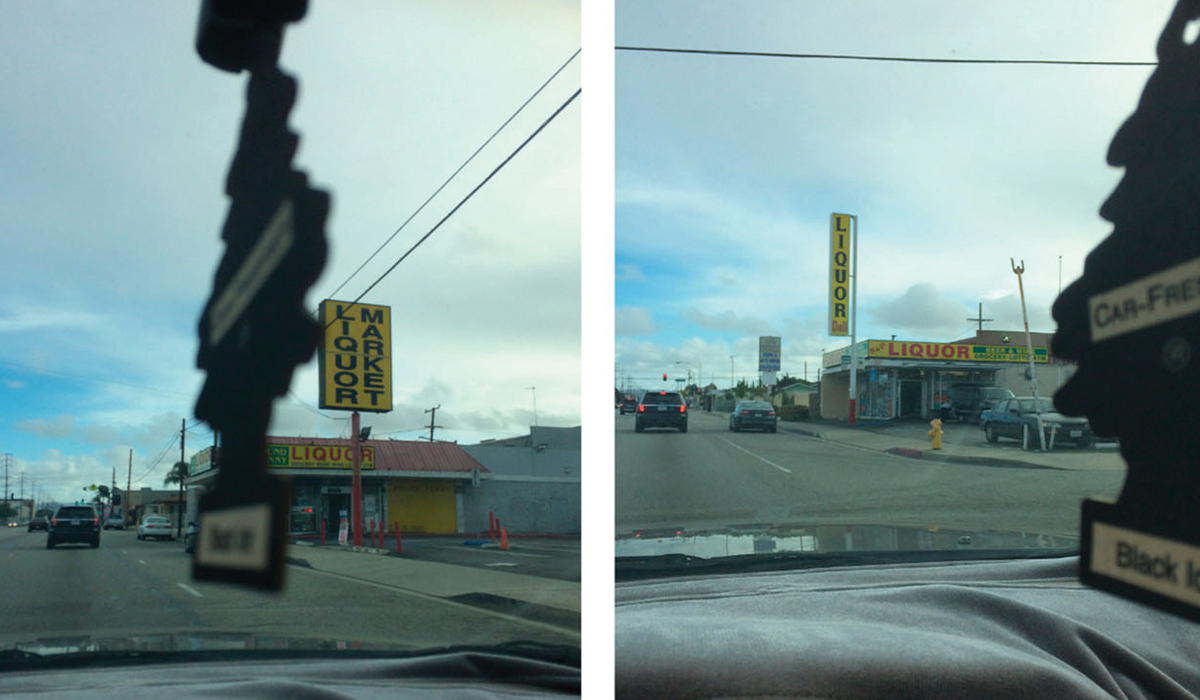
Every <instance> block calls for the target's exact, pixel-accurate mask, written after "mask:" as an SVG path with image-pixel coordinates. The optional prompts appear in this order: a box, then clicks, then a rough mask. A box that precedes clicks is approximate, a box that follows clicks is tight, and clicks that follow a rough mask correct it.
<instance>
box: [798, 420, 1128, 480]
mask: <svg viewBox="0 0 1200 700" xmlns="http://www.w3.org/2000/svg"><path fill="white" fill-rule="evenodd" d="M779 430H780V431H781V432H790V433H797V434H800V435H808V436H811V437H816V438H820V439H822V440H829V441H831V442H837V443H841V444H844V445H851V446H854V447H859V448H863V449H868V450H875V451H878V452H887V453H890V454H897V455H901V456H904V457H911V458H915V459H926V460H936V461H941V462H955V463H958V464H975V465H982V466H995V467H1011V468H1024V469H1062V470H1068V471H1124V470H1125V460H1124V459H1122V458H1121V453H1120V451H1119V450H1118V449H1117V446H1116V444H1115V443H1097V445H1096V446H1095V447H1091V448H1078V447H1075V446H1073V445H1065V446H1056V447H1055V448H1054V449H1053V450H1049V451H1046V452H1041V451H1040V450H1039V449H1038V448H1037V446H1036V444H1035V447H1034V449H1030V450H1024V449H1022V448H1021V443H1020V442H1018V441H1015V440H1007V439H1004V438H1001V440H1000V441H999V442H997V443H989V442H988V441H987V439H986V438H985V437H984V435H983V431H982V430H980V429H979V426H977V425H969V424H963V423H951V424H950V425H948V426H945V427H944V431H945V434H944V435H943V437H942V449H940V450H934V449H932V441H931V440H930V439H929V437H928V436H927V435H926V433H927V432H928V431H929V424H928V423H924V422H920V421H889V422H886V423H879V422H871V423H860V424H859V425H857V426H855V427H853V428H851V427H850V426H849V424H848V423H847V422H846V421H832V420H815V421H797V422H791V421H780V423H779Z"/></svg>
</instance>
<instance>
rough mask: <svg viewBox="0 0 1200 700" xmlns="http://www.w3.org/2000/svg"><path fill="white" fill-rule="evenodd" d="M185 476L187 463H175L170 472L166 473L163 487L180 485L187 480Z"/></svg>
mask: <svg viewBox="0 0 1200 700" xmlns="http://www.w3.org/2000/svg"><path fill="white" fill-rule="evenodd" d="M187 475H188V464H187V462H176V463H175V466H173V467H171V471H169V472H167V476H166V478H165V479H163V486H170V485H171V484H180V485H182V484H183V480H184V479H185V478H187Z"/></svg>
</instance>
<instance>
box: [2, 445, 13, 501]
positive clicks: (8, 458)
mask: <svg viewBox="0 0 1200 700" xmlns="http://www.w3.org/2000/svg"><path fill="white" fill-rule="evenodd" d="M10 464H12V455H11V454H9V453H7V452H5V453H4V502H5V503H8V467H9V465H10Z"/></svg>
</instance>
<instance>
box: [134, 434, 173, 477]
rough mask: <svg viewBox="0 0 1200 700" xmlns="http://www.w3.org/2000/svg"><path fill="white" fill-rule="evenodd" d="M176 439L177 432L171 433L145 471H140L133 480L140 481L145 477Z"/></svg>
mask: <svg viewBox="0 0 1200 700" xmlns="http://www.w3.org/2000/svg"><path fill="white" fill-rule="evenodd" d="M178 439H179V433H172V434H171V439H170V440H168V441H167V444H166V445H163V448H162V449H161V450H159V451H158V456H157V457H155V458H154V461H153V462H151V463H150V466H149V467H147V468H146V471H144V472H142V475H141V476H139V477H138V478H137V479H135V481H141V480H142V479H145V478H146V477H147V476H148V475H149V474H150V472H152V471H154V468H155V467H157V466H158V463H159V462H161V461H162V459H163V457H165V456H166V454H167V450H169V449H171V448H172V447H174V446H175V441H176V440H178Z"/></svg>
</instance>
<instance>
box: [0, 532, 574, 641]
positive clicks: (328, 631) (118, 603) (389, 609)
mask: <svg viewBox="0 0 1200 700" xmlns="http://www.w3.org/2000/svg"><path fill="white" fill-rule="evenodd" d="M45 543H46V535H45V533H41V532H33V533H27V532H26V531H25V530H24V529H22V528H3V529H0V572H3V592H4V595H3V596H2V597H0V648H8V647H11V646H12V645H14V644H17V643H24V642H31V641H33V640H35V639H45V638H48V637H57V636H67V635H71V636H74V635H90V636H93V637H111V636H122V635H124V636H134V635H144V634H159V633H166V632H170V633H178V632H205V631H217V632H229V633H247V632H249V633H255V634H259V635H270V636H278V637H298V638H306V639H313V638H319V639H322V640H330V641H346V642H347V643H348V644H355V643H365V644H372V645H380V644H384V645H389V646H398V647H410V648H419V647H429V646H438V645H448V644H496V643H500V642H504V641H510V640H514V639H524V640H538V641H546V642H550V643H563V642H565V643H576V642H577V639H574V640H573V639H571V638H570V637H568V636H560V635H559V634H557V633H556V632H554V631H553V630H549V629H546V627H545V626H544V625H539V624H528V625H526V624H522V623H521V621H519V620H513V619H510V618H508V617H505V616H500V615H495V614H492V613H490V612H488V611H486V610H482V609H476V608H472V607H469V606H465V605H460V604H456V603H451V602H445V601H442V600H440V599H436V598H433V597H431V596H422V595H417V594H413V593H410V592H405V591H402V590H399V589H396V588H391V587H388V586H383V585H379V584H375V583H368V582H364V581H357V580H353V579H349V578H347V577H344V576H338V575H333V574H329V573H325V572H321V571H314V570H310V569H306V568H304V567H300V566H289V567H288V569H287V572H286V588H285V590H284V591H283V592H282V593H278V594H272V593H265V592H258V591H253V590H249V589H245V588H240V587H234V586H228V585H224V584H216V583H202V582H196V581H193V580H192V578H191V573H190V566H191V559H190V556H189V555H187V554H185V553H184V552H183V545H182V544H181V543H180V542H178V541H161V542H160V541H139V540H137V539H136V535H135V532H134V531H133V530H128V531H117V530H109V531H105V532H103V533H102V536H101V543H100V547H99V548H98V549H92V548H91V547H89V546H87V545H61V546H59V547H57V548H55V549H53V550H48V549H46V546H45Z"/></svg>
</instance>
